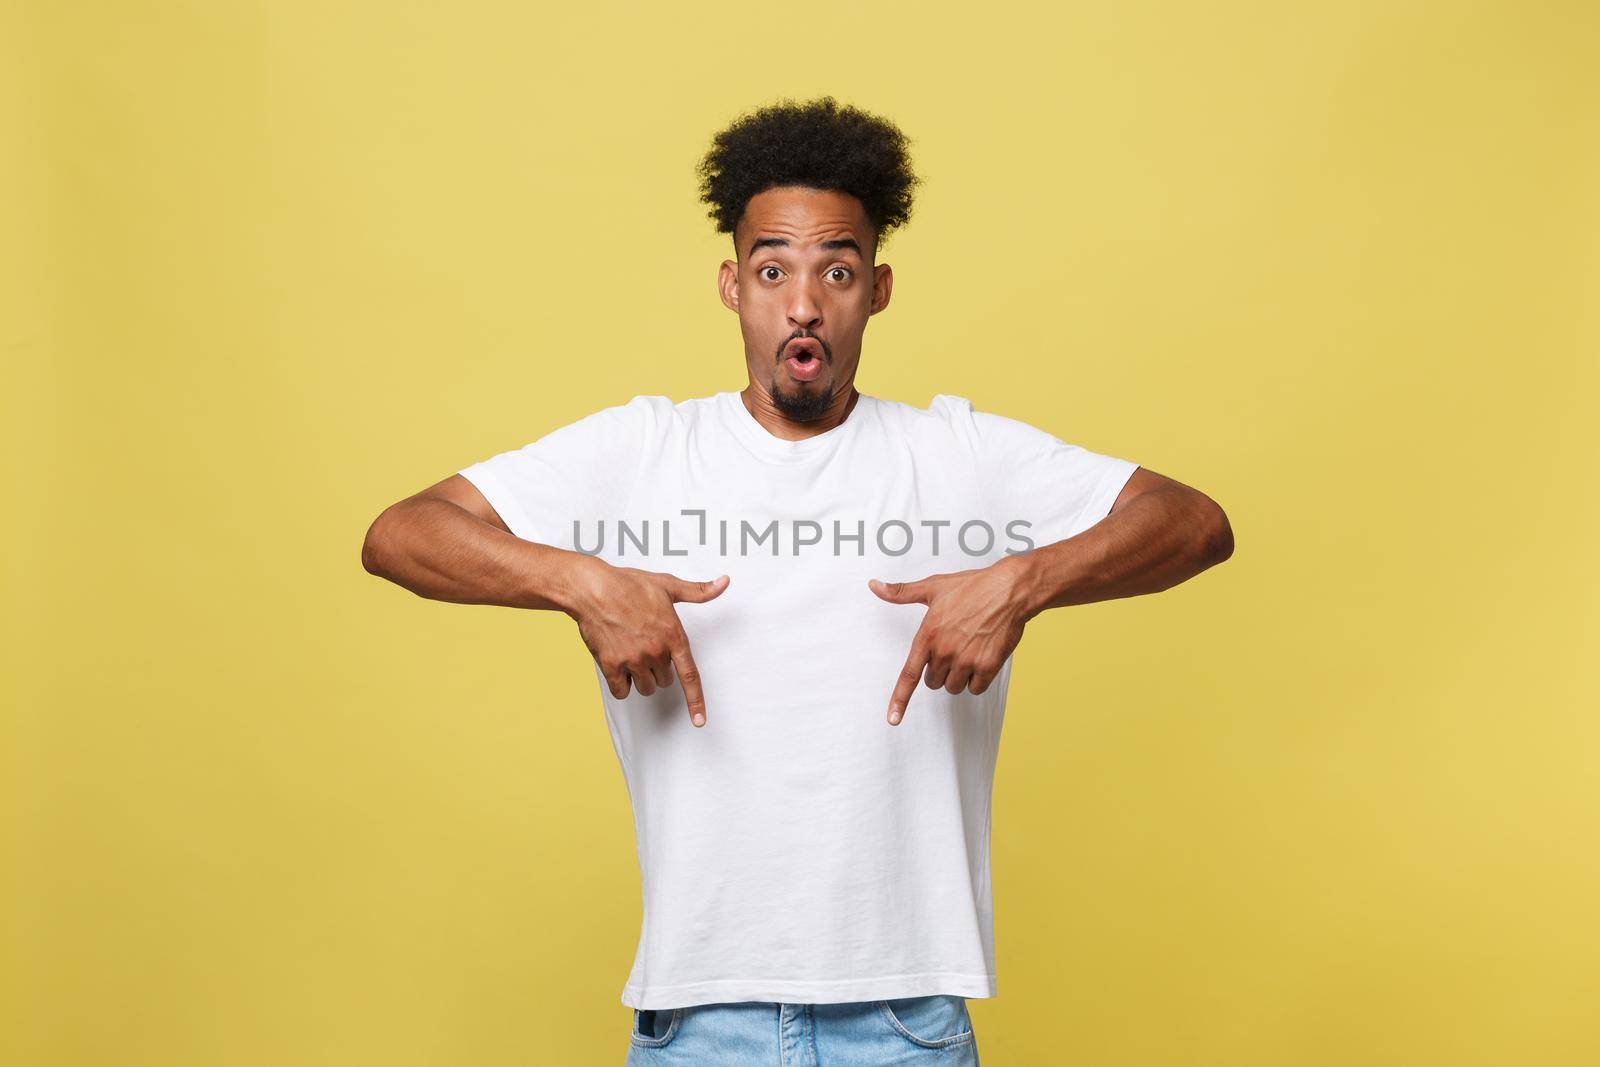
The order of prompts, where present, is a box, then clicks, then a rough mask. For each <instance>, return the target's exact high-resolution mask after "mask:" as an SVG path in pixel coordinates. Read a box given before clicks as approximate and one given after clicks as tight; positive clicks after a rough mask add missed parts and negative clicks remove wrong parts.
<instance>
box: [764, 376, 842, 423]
mask: <svg viewBox="0 0 1600 1067" xmlns="http://www.w3.org/2000/svg"><path fill="white" fill-rule="evenodd" d="M833 392H834V388H833V383H832V382H831V381H830V382H829V383H828V388H827V390H826V391H823V390H811V389H801V390H800V391H799V392H798V393H785V392H782V391H780V390H779V389H778V383H777V382H773V383H772V384H771V385H769V386H767V395H768V396H769V397H771V398H772V406H773V407H775V408H777V409H778V410H779V411H781V412H782V413H783V414H784V416H785V417H786V418H790V419H794V420H795V421H796V422H810V421H811V420H812V419H820V418H821V417H822V416H823V415H824V414H826V413H827V410H828V405H829V404H830V403H831V402H832V401H833Z"/></svg>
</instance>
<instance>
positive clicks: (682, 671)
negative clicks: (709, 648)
mask: <svg viewBox="0 0 1600 1067" xmlns="http://www.w3.org/2000/svg"><path fill="white" fill-rule="evenodd" d="M672 666H673V667H674V668H675V669H676V670H677V672H678V681H679V682H680V683H681V684H682V685H683V695H684V696H685V697H686V698H687V699H688V702H689V721H690V722H692V723H694V724H695V725H696V726H704V725H705V724H706V697H705V693H704V692H702V691H701V689H700V669H699V668H698V667H696V666H695V665H694V656H693V655H692V654H690V652H689V638H688V635H686V634H685V633H684V632H683V631H682V630H681V629H680V630H679V631H678V639H677V641H675V642H674V643H673V646H672Z"/></svg>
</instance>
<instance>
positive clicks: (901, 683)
mask: <svg viewBox="0 0 1600 1067" xmlns="http://www.w3.org/2000/svg"><path fill="white" fill-rule="evenodd" d="M927 662H928V644H927V641H926V639H925V638H924V637H923V631H922V628H921V627H920V626H919V627H918V628H917V636H916V637H914V638H912V640H911V652H910V654H909V655H907V656H906V664H905V666H904V667H901V668H900V677H899V678H897V679H896V680H895V686H894V693H893V695H891V696H890V697H889V725H890V726H898V725H899V724H900V720H901V718H902V717H904V715H905V712H906V705H907V704H908V703H910V702H911V694H912V693H915V692H916V691H917V683H918V682H920V681H921V680H922V669H923V667H924V666H926V665H927Z"/></svg>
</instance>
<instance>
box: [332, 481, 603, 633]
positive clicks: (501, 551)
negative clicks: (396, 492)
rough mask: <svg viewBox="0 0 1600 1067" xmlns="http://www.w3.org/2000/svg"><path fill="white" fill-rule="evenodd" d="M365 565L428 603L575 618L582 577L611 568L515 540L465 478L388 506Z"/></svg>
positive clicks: (365, 549) (365, 552) (370, 534)
mask: <svg viewBox="0 0 1600 1067" xmlns="http://www.w3.org/2000/svg"><path fill="white" fill-rule="evenodd" d="M361 565H362V566H363V567H365V568H366V569H367V571H368V572H369V573H371V574H376V575H378V576H379V577H380V578H387V579H388V580H389V581H391V582H394V583H395V584H396V585H398V586H401V587H403V588H405V589H409V590H411V591H412V592H413V593H415V594H417V595H418V596H420V597H426V598H427V599H429V600H443V601H448V602H449V603H452V604H497V605H501V606H503V607H508V608H539V609H544V610H552V611H563V612H566V613H567V614H568V615H571V614H572V613H573V611H574V610H575V609H576V608H577V606H578V605H577V600H578V590H579V587H580V583H581V582H582V575H583V572H584V571H585V570H589V569H593V568H595V567H605V566H607V564H606V563H604V562H603V561H601V560H599V559H596V558H595V557H593V556H586V555H584V554H583V553H581V552H569V551H567V550H566V549H563V548H555V547H553V546H551V545H541V544H538V543H537V542H534V541H524V540H522V539H521V538H519V537H517V536H515V535H514V534H512V533H511V531H510V530H509V529H508V528H507V527H506V524H505V523H504V522H503V521H501V519H500V516H499V515H498V514H496V513H495V510H494V508H492V507H490V505H489V502H488V501H487V500H485V499H484V498H483V494H482V493H480V492H478V489H477V487H476V486H475V485H473V484H472V483H471V482H469V481H467V479H465V478H463V477H462V476H461V475H459V474H452V475H451V476H450V477H448V478H446V479H445V480H444V481H442V482H439V483H438V484H437V485H433V486H430V487H428V488H427V489H424V490H423V491H422V492H420V493H417V494H416V495H415V496H410V497H407V498H406V499H404V500H402V501H400V502H398V503H396V504H392V505H390V506H389V507H388V508H386V509H385V510H384V512H383V514H381V515H379V516H378V517H377V519H375V520H374V521H373V523H372V526H371V528H369V529H368V530H367V538H366V541H365V542H363V544H362V546H361Z"/></svg>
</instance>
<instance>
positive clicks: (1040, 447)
mask: <svg viewBox="0 0 1600 1067" xmlns="http://www.w3.org/2000/svg"><path fill="white" fill-rule="evenodd" d="M933 406H934V407H935V408H937V409H938V410H940V411H941V413H942V414H944V415H945V416H946V417H947V418H949V419H950V420H951V421H952V423H953V424H955V425H956V426H957V427H958V430H959V432H961V433H962V434H963V435H964V436H965V437H966V439H967V442H968V444H969V446H970V447H971V448H972V450H973V453H974V456H975V459H976V462H977V469H978V472H979V477H980V478H981V479H982V483H983V485H984V490H985V494H986V495H987V497H988V499H989V502H990V506H991V507H992V508H994V509H995V512H996V523H997V532H999V533H1000V535H1001V536H1002V537H1003V538H1004V537H1007V536H1008V530H1009V529H1010V524H1011V523H1013V522H1018V521H1019V520H1021V521H1023V522H1026V525H1018V526H1017V527H1015V529H1016V530H1017V531H1018V534H1019V536H1021V537H1026V538H1027V539H1028V540H1029V541H1031V542H1032V543H1033V547H1034V548H1040V547H1043V546H1044V545H1048V544H1053V543H1054V542H1056V541H1062V540H1065V539H1066V538H1068V537H1075V536H1077V535H1078V534H1080V533H1082V532H1083V531H1085V530H1087V529H1089V528H1090V527H1091V526H1093V525H1095V524H1096V523H1098V522H1099V521H1100V520H1101V519H1103V518H1105V517H1106V516H1107V515H1109V514H1110V513H1111V505H1112V504H1114V503H1116V500H1117V494H1119V493H1120V492H1122V487H1123V486H1124V485H1126V484H1127V482H1128V479H1129V478H1130V477H1132V476H1133V472H1134V471H1136V470H1138V469H1139V465H1138V464H1137V463H1134V462H1133V461H1132V460H1127V459H1122V458H1120V457H1117V456H1109V455H1104V454H1102V453H1099V452H1092V451H1090V450H1089V449H1087V448H1084V447H1082V446H1080V445H1075V444H1069V443H1067V442H1066V441H1063V440H1061V439H1060V438H1059V437H1056V436H1055V435H1054V434H1051V433H1047V432H1046V431H1044V430H1041V429H1039V428H1037V427H1035V426H1030V425H1029V424H1028V423H1025V422H1022V421H1020V420H1018V419H1012V418H1007V417H1006V416H1004V415H996V414H993V413H990V412H985V411H975V410H974V409H973V407H972V402H971V401H969V400H967V399H966V398H964V397H955V396H948V395H945V394H940V395H939V396H937V397H935V398H934V403H933Z"/></svg>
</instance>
